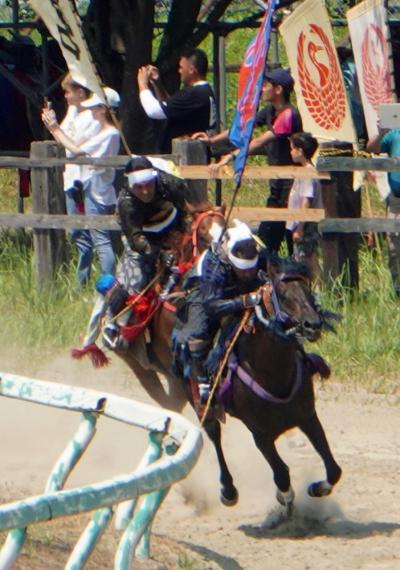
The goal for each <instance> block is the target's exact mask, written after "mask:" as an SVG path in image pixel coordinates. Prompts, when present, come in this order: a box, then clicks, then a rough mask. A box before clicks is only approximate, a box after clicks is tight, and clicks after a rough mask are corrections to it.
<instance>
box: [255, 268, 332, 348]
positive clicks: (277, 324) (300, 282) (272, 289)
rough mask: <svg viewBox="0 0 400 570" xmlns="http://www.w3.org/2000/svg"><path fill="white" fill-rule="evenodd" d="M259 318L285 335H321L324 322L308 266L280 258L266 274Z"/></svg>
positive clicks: (308, 337)
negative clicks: (311, 286) (313, 290)
mask: <svg viewBox="0 0 400 570" xmlns="http://www.w3.org/2000/svg"><path fill="white" fill-rule="evenodd" d="M264 276H265V286H264V287H263V288H262V305H260V306H259V307H258V308H257V309H256V314H257V317H258V319H259V320H261V321H262V322H264V324H267V323H268V326H269V328H271V329H272V330H275V332H276V333H277V334H281V335H282V334H283V335H285V337H286V338H290V337H296V338H298V339H305V340H308V341H311V342H314V341H316V340H318V339H319V337H320V336H321V332H322V328H323V325H324V321H323V318H322V315H321V313H320V311H319V307H318V306H317V305H316V303H315V300H314V296H313V294H312V292H311V289H310V274H309V271H308V268H307V267H306V266H305V265H303V264H300V263H297V262H292V261H288V260H281V259H279V260H278V259H277V260H274V261H273V262H269V263H268V269H267V272H266V273H264Z"/></svg>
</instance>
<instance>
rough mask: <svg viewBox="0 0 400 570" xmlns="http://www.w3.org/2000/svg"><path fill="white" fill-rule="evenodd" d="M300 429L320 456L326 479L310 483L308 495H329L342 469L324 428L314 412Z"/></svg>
mask: <svg viewBox="0 0 400 570" xmlns="http://www.w3.org/2000/svg"><path fill="white" fill-rule="evenodd" d="M299 427H300V429H301V430H302V431H303V432H304V433H305V434H306V436H307V437H308V439H309V440H310V442H311V443H312V445H313V447H314V449H315V451H316V452H317V453H318V454H319V455H320V456H321V458H322V460H323V462H324V465H325V470H326V481H316V482H314V483H311V485H310V486H309V487H308V489H307V492H308V494H309V495H310V497H325V496H326V495H330V494H331V492H332V489H333V486H334V485H336V483H337V482H338V481H339V479H340V476H341V474H342V470H341V468H340V467H339V465H338V464H337V463H336V461H335V459H334V457H333V455H332V452H331V450H330V447H329V443H328V440H327V439H326V435H325V432H324V429H323V427H322V425H321V422H320V421H319V418H318V416H317V414H316V413H314V414H313V415H312V416H311V417H309V418H308V419H307V421H306V422H305V423H302V424H301V425H300V426H299Z"/></svg>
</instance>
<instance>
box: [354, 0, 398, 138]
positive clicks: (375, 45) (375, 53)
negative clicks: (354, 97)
mask: <svg viewBox="0 0 400 570" xmlns="http://www.w3.org/2000/svg"><path fill="white" fill-rule="evenodd" d="M347 20H348V24H349V32H350V38H351V44H352V47H353V54H354V62H355V64H356V70H357V77H358V83H359V86H360V94H361V100H362V104H363V109H364V116H365V123H366V126H367V130H368V136H369V138H372V137H374V136H375V135H377V134H378V126H377V122H378V109H379V105H380V104H381V103H391V102H393V101H395V92H394V77H393V66H392V58H391V45H390V32H389V26H388V25H387V15H386V9H385V6H384V2H383V0H365V1H364V2H361V3H360V4H357V6H354V8H351V9H350V10H348V11H347Z"/></svg>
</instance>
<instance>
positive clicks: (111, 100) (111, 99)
mask: <svg viewBox="0 0 400 570" xmlns="http://www.w3.org/2000/svg"><path fill="white" fill-rule="evenodd" d="M103 92H104V97H105V100H106V104H107V106H108V107H114V108H116V107H119V103H120V98H119V95H118V93H117V92H116V91H114V89H111V87H104V89H103ZM104 104H105V103H104V101H102V100H101V99H100V97H99V96H98V95H96V93H93V95H91V96H90V97H89V98H88V99H85V101H82V103H81V106H82V107H85V108H86V109H90V108H91V107H97V106H98V105H104Z"/></svg>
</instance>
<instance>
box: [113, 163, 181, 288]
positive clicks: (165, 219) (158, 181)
mask: <svg viewBox="0 0 400 570" xmlns="http://www.w3.org/2000/svg"><path fill="white" fill-rule="evenodd" d="M125 176H126V177H127V181H128V184H127V186H126V187H125V188H124V189H123V190H122V191H121V192H120V194H119V197H118V205H117V211H118V215H119V221H120V224H121V228H122V233H123V240H124V253H123V256H122V260H121V266H120V270H119V272H118V279H119V281H120V283H121V284H122V285H123V286H124V287H125V289H126V290H127V291H128V292H129V293H130V294H131V293H134V292H140V291H141V290H142V289H143V288H144V287H145V286H146V284H147V283H148V282H149V281H150V279H151V278H152V277H153V275H154V273H155V267H156V262H157V261H158V260H159V259H160V257H161V261H162V263H163V265H164V266H165V267H167V268H169V269H171V268H172V266H173V265H174V263H175V262H176V261H177V259H176V256H177V251H173V249H174V247H173V245H172V242H173V240H172V242H171V238H172V237H173V236H175V238H177V241H176V243H178V244H179V238H180V237H182V236H183V234H184V229H185V228H184V222H185V220H184V218H185V197H186V196H187V192H188V189H187V185H186V183H185V182H184V181H183V180H182V179H180V178H178V177H177V176H173V175H172V174H168V173H167V172H164V171H162V170H159V169H157V168H155V167H154V166H153V165H152V163H151V162H150V160H149V159H147V158H146V157H135V158H132V159H131V160H130V161H129V162H128V164H127V166H126V168H125ZM178 247H179V246H178ZM170 273H171V275H173V276H176V272H175V271H174V270H172V271H171V272H170ZM170 286H171V283H169V285H168V287H170Z"/></svg>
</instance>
